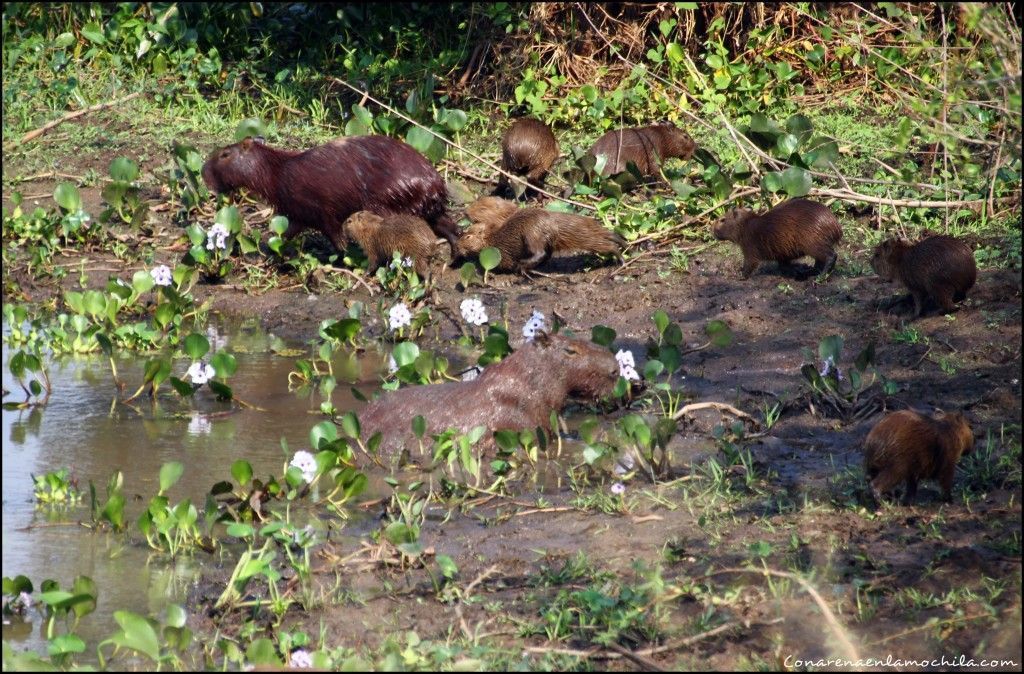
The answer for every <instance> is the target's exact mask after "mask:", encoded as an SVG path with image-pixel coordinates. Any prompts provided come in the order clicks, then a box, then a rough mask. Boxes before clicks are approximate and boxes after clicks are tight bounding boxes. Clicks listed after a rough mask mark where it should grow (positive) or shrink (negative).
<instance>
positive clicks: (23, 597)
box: [18, 592, 35, 608]
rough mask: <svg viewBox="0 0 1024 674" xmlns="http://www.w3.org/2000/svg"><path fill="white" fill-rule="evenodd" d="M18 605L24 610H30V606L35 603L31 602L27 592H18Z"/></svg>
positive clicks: (30, 596)
mask: <svg viewBox="0 0 1024 674" xmlns="http://www.w3.org/2000/svg"><path fill="white" fill-rule="evenodd" d="M18 603H19V604H21V605H22V606H24V607H25V608H32V604H34V603H35V602H33V601H32V595H30V594H29V593H28V592H20V593H19V594H18Z"/></svg>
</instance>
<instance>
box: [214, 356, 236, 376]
mask: <svg viewBox="0 0 1024 674" xmlns="http://www.w3.org/2000/svg"><path fill="white" fill-rule="evenodd" d="M210 365H212V366H213V369H214V370H216V371H217V376H218V377H220V378H221V379H223V378H225V377H230V376H231V375H233V374H234V373H235V371H236V370H237V369H238V362H237V361H236V360H235V357H234V356H233V355H231V354H230V353H227V352H225V351H218V352H217V353H215V354H214V355H213V358H211V359H210Z"/></svg>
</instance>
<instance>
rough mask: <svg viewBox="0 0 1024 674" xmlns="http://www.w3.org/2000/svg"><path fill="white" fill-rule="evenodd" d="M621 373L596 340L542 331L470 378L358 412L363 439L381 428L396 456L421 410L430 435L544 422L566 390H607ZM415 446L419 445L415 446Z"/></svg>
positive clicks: (384, 445)
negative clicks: (455, 430) (483, 427)
mask: <svg viewBox="0 0 1024 674" xmlns="http://www.w3.org/2000/svg"><path fill="white" fill-rule="evenodd" d="M618 377H619V364H618V362H617V361H616V360H615V357H614V356H613V355H612V354H611V352H610V351H609V350H608V349H606V348H604V347H601V346H598V345H597V344H593V343H591V342H586V341H583V340H580V339H574V338H570V337H565V336H563V335H548V334H544V333H541V334H539V335H538V336H537V337H536V339H535V340H534V341H533V342H530V343H528V344H524V345H523V346H522V347H520V348H519V349H517V350H516V351H515V352H514V353H512V354H511V355H509V356H508V357H507V358H505V360H503V361H501V362H499V363H495V364H493V365H489V366H487V367H486V368H484V370H483V372H482V373H481V374H480V376H479V377H477V378H476V379H474V380H473V381H466V382H446V383H444V384H428V385H422V386H409V387H406V388H401V389H398V390H397V391H392V392H389V393H385V394H384V395H383V396H382V397H381V398H379V399H378V400H375V401H374V402H372V403H370V404H369V405H367V406H366V408H364V409H363V410H362V411H361V412H359V413H358V416H359V422H360V426H361V428H362V437H363V438H364V439H369V438H371V437H373V435H374V434H375V433H377V432H380V433H382V434H383V439H382V442H381V445H380V451H381V453H382V454H384V455H392V454H394V453H395V452H396V450H398V449H399V448H400V447H401V446H402V445H403V444H408V443H410V442H412V443H415V440H414V439H413V438H414V436H413V435H412V432H411V424H412V420H413V419H414V418H415V417H416V416H417V415H422V416H423V418H424V420H425V421H426V424H427V435H428V436H429V435H431V434H436V433H441V432H444V431H445V430H447V429H448V428H455V429H457V430H458V431H460V432H462V433H467V432H469V431H470V430H471V429H473V428H474V427H476V426H486V427H487V428H488V429H490V430H492V431H498V430H523V429H530V430H533V429H534V428H536V427H537V426H540V427H542V428H547V427H548V423H549V417H550V415H551V411H552V410H554V411H556V412H558V411H561V409H562V407H563V406H564V405H565V403H566V399H567V398H568V397H569V396H578V397H584V398H590V399H597V398H600V397H602V396H606V395H609V394H610V393H611V392H612V389H613V388H614V386H615V382H616V381H618ZM411 446H415V445H411Z"/></svg>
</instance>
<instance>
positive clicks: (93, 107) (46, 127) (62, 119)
mask: <svg viewBox="0 0 1024 674" xmlns="http://www.w3.org/2000/svg"><path fill="white" fill-rule="evenodd" d="M141 95H142V92H141V91H136V92H135V93H134V94H128V95H127V96H124V97H122V98H119V99H117V100H116V101H107V102H106V103H97V104H96V105H90V106H89V107H88V108H83V109H81V110H76V111H75V112H69V113H68V114H66V115H64V116H63V117H60V118H58V119H55V120H53V121H52V122H47V123H46V124H43V125H42V126H41V127H39V128H38V129H33V130H32V131H29V132H28V133H26V134H25V135H24V136H22V137H21V142H20V145H24V144H25V143H27V142H29V141H30V140H34V139H35V138H38V137H39V136H41V135H43V134H44V133H46V132H47V131H49V130H50V129H52V128H54V127H55V126H60V125H61V124H63V123H64V122H67V121H69V120H72V119H75V118H77V117H81V116H82V115H87V114H89V113H90V112H96V111H97V110H103V109H104V108H110V107H113V106H115V105H119V104H121V103H124V102H125V101H129V100H131V99H133V98H136V97H138V96H141Z"/></svg>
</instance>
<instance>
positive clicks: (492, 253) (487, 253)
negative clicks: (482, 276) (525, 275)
mask: <svg viewBox="0 0 1024 674" xmlns="http://www.w3.org/2000/svg"><path fill="white" fill-rule="evenodd" d="M500 262H501V251H500V250H498V249H497V248H494V247H491V246H489V247H487V248H484V249H483V250H481V251H480V264H481V265H482V266H483V268H484V269H486V270H487V271H490V270H492V269H494V268H495V267H497V266H498V264H499V263H500Z"/></svg>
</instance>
